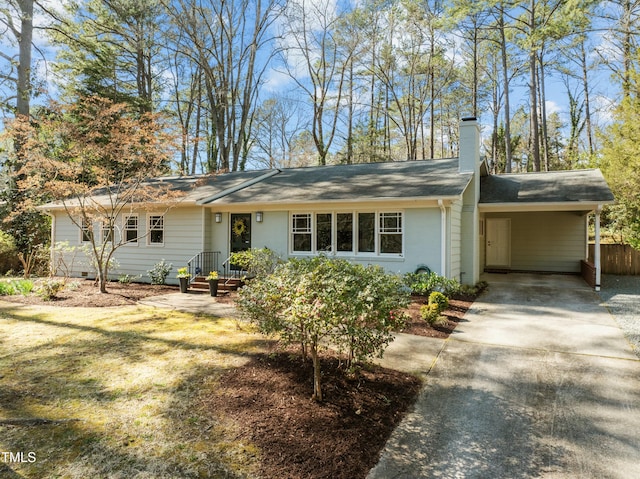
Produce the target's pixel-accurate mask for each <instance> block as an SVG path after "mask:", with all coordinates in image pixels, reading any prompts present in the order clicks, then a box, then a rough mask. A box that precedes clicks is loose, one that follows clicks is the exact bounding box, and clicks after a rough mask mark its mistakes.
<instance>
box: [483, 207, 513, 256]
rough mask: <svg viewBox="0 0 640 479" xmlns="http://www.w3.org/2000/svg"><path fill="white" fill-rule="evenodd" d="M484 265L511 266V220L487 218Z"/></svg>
mask: <svg viewBox="0 0 640 479" xmlns="http://www.w3.org/2000/svg"><path fill="white" fill-rule="evenodd" d="M486 224H487V236H486V238H487V239H486V241H487V249H486V255H487V256H486V261H485V262H486V265H487V266H494V267H496V266H497V267H501V268H508V267H510V266H511V218H487V219H486Z"/></svg>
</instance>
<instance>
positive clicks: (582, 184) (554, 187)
mask: <svg viewBox="0 0 640 479" xmlns="http://www.w3.org/2000/svg"><path fill="white" fill-rule="evenodd" d="M613 201H614V198H613V194H612V193H611V190H610V189H609V187H608V186H607V184H606V182H605V180H604V178H603V176H602V173H601V172H600V171H599V170H596V169H593V170H579V171H562V172H554V174H552V175H551V174H549V173H524V174H505V175H488V176H484V177H482V178H481V183H480V202H479V205H478V212H479V218H480V236H479V241H480V244H479V249H480V264H481V269H482V270H484V271H487V272H491V271H512V272H545V273H548V272H553V273H576V274H579V273H581V272H582V273H583V275H584V274H585V271H586V272H588V273H589V274H591V275H593V277H592V278H585V279H587V281H588V282H590V283H593V286H594V287H595V289H596V290H599V288H600V256H599V254H596V255H595V258H594V264H593V265H590V264H589V263H588V257H589V252H588V240H589V222H590V221H591V220H592V221H593V224H594V232H595V243H596V248H595V251H596V252H599V251H600V213H601V211H602V207H603V206H604V205H605V204H610V203H613Z"/></svg>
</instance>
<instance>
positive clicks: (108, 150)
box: [7, 97, 178, 293]
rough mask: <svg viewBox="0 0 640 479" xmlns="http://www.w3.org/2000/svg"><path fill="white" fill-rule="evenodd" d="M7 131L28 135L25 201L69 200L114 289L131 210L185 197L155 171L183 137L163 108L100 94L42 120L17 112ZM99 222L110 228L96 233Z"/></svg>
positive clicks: (101, 276)
mask: <svg viewBox="0 0 640 479" xmlns="http://www.w3.org/2000/svg"><path fill="white" fill-rule="evenodd" d="M7 134H8V135H9V136H10V137H12V138H20V139H21V156H22V157H23V159H24V166H23V168H22V170H21V172H20V175H19V178H20V180H19V182H18V185H17V187H18V188H19V189H20V190H21V191H23V192H24V195H23V197H24V198H25V201H24V203H23V204H22V205H21V208H22V209H23V210H27V211H34V210H35V209H36V207H37V206H38V205H39V204H41V203H42V202H43V201H54V202H57V204H58V206H61V207H63V208H64V210H65V211H66V213H67V214H68V216H69V218H70V219H71V221H72V222H73V223H74V224H75V225H76V226H77V227H78V228H79V229H81V230H82V231H83V236H84V239H85V240H86V241H87V243H88V245H89V251H90V257H91V259H92V262H93V263H94V266H95V268H96V272H97V278H98V280H99V284H100V291H101V292H103V293H104V292H106V284H107V280H108V272H109V267H110V265H111V264H112V263H113V261H112V259H113V255H114V253H115V251H116V250H117V249H118V248H119V247H120V246H122V245H124V244H126V242H127V238H126V237H123V235H116V232H117V229H118V224H119V223H118V221H120V218H122V216H123V214H125V213H126V212H127V211H132V210H134V209H135V210H140V209H144V208H145V207H146V206H147V205H152V204H154V205H157V204H164V205H168V206H167V207H170V206H171V205H172V204H174V203H175V201H176V200H177V198H178V194H176V193H174V192H172V191H171V190H170V189H169V187H168V185H166V184H163V183H162V181H159V180H153V179H152V178H153V177H157V176H160V175H162V174H164V173H166V172H167V171H168V165H169V162H170V161H171V158H172V157H173V152H174V148H173V145H174V143H175V137H174V136H173V135H172V134H171V133H170V132H169V130H168V129H167V128H166V125H164V124H163V123H162V121H161V118H160V117H159V116H157V115H152V114H142V115H140V114H138V113H136V112H133V111H131V107H130V106H128V105H126V104H116V103H113V102H111V101H110V100H107V99H104V98H100V97H86V98H81V99H79V100H78V101H77V102H76V103H71V104H66V105H63V104H52V105H51V106H50V107H49V108H48V109H47V110H46V111H43V112H41V114H40V115H38V116H37V118H36V119H34V120H31V121H24V120H21V119H17V120H15V121H14V122H13V123H12V124H11V125H10V127H9V128H8V130H7ZM94 224H98V225H100V228H101V230H102V232H103V234H100V235H96V234H94V232H93V228H92V227H89V225H94ZM136 239H137V238H136Z"/></svg>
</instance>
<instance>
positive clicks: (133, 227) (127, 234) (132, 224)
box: [123, 215, 139, 244]
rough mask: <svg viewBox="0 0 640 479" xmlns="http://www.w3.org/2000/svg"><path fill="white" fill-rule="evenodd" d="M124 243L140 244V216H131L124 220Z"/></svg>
mask: <svg viewBox="0 0 640 479" xmlns="http://www.w3.org/2000/svg"><path fill="white" fill-rule="evenodd" d="M123 230H124V242H125V243H128V244H138V236H139V235H138V215H129V216H125V218H124V228H123Z"/></svg>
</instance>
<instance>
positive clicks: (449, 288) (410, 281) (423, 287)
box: [403, 272, 461, 296]
mask: <svg viewBox="0 0 640 479" xmlns="http://www.w3.org/2000/svg"><path fill="white" fill-rule="evenodd" d="M403 280H404V284H405V285H406V286H407V287H408V288H409V289H411V292H412V293H414V294H420V295H422V296H429V295H430V294H431V293H433V292H434V291H438V292H440V293H443V294H445V295H446V296H452V295H454V294H456V293H457V292H458V291H459V290H460V288H461V285H460V282H458V281H457V280H455V279H449V278H445V277H444V276H440V275H438V274H437V273H434V272H431V273H407V274H405V275H404V278H403Z"/></svg>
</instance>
